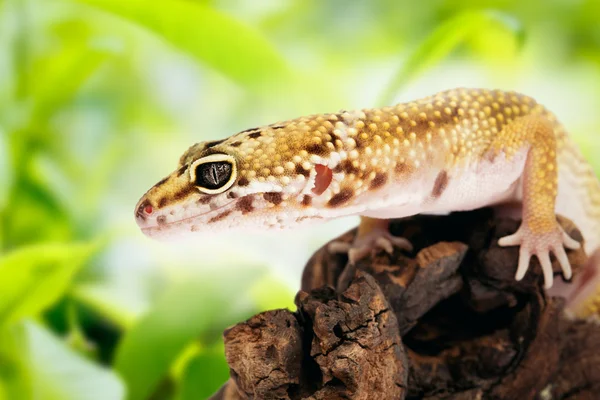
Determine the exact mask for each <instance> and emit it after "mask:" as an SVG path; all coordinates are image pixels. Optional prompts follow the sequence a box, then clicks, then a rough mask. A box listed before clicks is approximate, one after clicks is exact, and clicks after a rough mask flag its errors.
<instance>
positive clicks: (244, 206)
mask: <svg viewBox="0 0 600 400" xmlns="http://www.w3.org/2000/svg"><path fill="white" fill-rule="evenodd" d="M236 207H237V209H238V210H240V211H241V212H242V214H248V213H249V212H252V211H254V207H253V206H252V197H250V196H244V197H242V198H241V199H239V200H238V202H237V204H236Z"/></svg>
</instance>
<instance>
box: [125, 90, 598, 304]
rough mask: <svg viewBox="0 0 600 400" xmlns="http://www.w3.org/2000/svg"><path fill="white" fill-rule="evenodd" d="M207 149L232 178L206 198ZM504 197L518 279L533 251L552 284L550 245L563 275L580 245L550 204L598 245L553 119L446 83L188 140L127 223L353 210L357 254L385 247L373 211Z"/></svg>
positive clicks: (521, 101) (245, 220) (393, 214)
mask: <svg viewBox="0 0 600 400" xmlns="http://www.w3.org/2000/svg"><path fill="white" fill-rule="evenodd" d="M214 155H227V156H229V157H232V158H233V159H234V160H235V168H233V169H234V170H235V171H234V176H233V178H234V179H235V180H234V183H233V184H232V185H231V186H230V187H228V188H227V189H226V190H223V191H222V192H221V193H211V194H207V193H203V192H202V190H200V189H199V188H198V187H197V185H196V182H193V181H192V180H191V178H190V177H191V176H193V175H194V174H191V171H190V169H191V168H193V167H194V165H196V164H195V163H196V162H197V161H198V160H201V159H203V158H205V157H208V156H212V157H214ZM514 202H520V203H522V204H523V224H522V226H521V228H520V229H519V231H518V232H516V233H515V234H514V235H511V236H509V237H507V238H503V239H502V240H501V241H500V244H501V245H505V246H512V245H519V246H520V248H521V258H520V266H519V271H518V273H517V278H518V279H520V278H521V277H522V276H523V275H524V274H525V272H526V271H527V269H528V267H529V260H530V258H531V257H532V256H537V257H538V259H539V260H540V263H541V264H542V267H543V270H544V275H545V280H546V285H547V286H551V284H552V273H551V269H550V267H549V263H550V262H549V260H550V254H551V253H553V254H554V255H555V256H556V257H557V258H558V259H559V262H560V263H561V265H562V267H563V274H564V275H565V277H567V278H568V277H569V276H570V274H571V271H570V265H569V263H568V260H566V254H565V247H566V248H575V247H577V246H579V244H578V243H577V242H575V241H573V240H572V239H571V238H569V237H568V236H567V235H566V234H564V232H562V230H561V228H560V227H559V225H558V223H557V221H556V216H555V213H556V212H559V213H561V214H563V215H565V216H567V217H569V218H571V219H572V220H574V221H575V222H576V223H577V225H578V226H579V227H580V228H581V229H582V231H583V234H584V237H585V246H586V250H587V251H588V253H591V252H592V251H594V250H595V249H596V248H598V247H599V246H600V223H599V222H598V221H600V184H599V183H598V180H597V178H596V177H595V175H594V173H593V171H592V169H591V168H590V166H589V165H588V164H587V163H586V162H585V160H584V159H583V157H582V156H581V154H580V152H579V150H578V149H577V147H576V146H575V145H574V144H573V143H572V142H571V141H570V139H569V138H568V137H567V135H566V133H565V131H564V128H563V126H562V125H561V124H560V123H559V122H558V121H557V120H556V118H555V116H554V115H553V114H552V113H550V112H549V111H548V110H546V109H545V108H544V107H543V106H542V105H540V104H538V103H536V101H535V100H533V99H532V98H531V97H527V96H525V95H522V94H519V93H514V92H504V91H500V90H485V89H455V90H449V91H445V92H441V93H438V94H436V95H433V96H429V97H426V98H422V99H419V100H416V101H413V102H409V103H403V104H398V105H396V106H391V107H383V108H376V109H365V110H357V111H340V112H337V113H330V114H318V115H312V116H307V117H301V118H297V119H293V120H289V121H284V122H278V123H276V124H272V125H268V126H264V127H259V128H252V129H248V130H245V131H242V132H240V133H238V134H235V135H233V136H231V137H229V138H226V139H222V140H215V141H210V142H202V143H197V144H195V145H193V146H192V147H190V148H189V149H188V150H187V151H186V152H185V153H184V154H183V156H182V157H181V159H180V162H179V165H178V166H177V169H176V170H175V171H174V172H173V173H172V174H171V175H169V176H168V177H166V178H164V179H163V180H161V181H160V182H159V183H158V184H156V185H155V186H154V187H153V188H151V189H150V190H149V191H148V192H147V193H146V194H145V195H144V196H143V197H142V199H140V202H139V203H138V205H137V207H136V219H137V222H138V224H139V225H140V227H141V228H142V230H143V231H144V232H145V233H146V234H148V235H150V236H165V235H172V234H178V233H181V234H184V233H186V232H190V231H193V232H202V231H211V232H212V231H216V230H227V229H233V228H250V229H259V230H261V229H281V228H290V227H293V226H296V225H299V224H304V223H307V222H319V221H325V220H329V219H332V218H337V217H341V216H346V215H360V216H362V217H363V222H362V225H361V226H363V229H361V230H360V235H359V236H360V238H359V239H360V242H361V246H362V248H366V247H365V246H367V247H368V245H369V243H371V244H373V245H374V246H375V245H376V244H377V243H379V244H381V243H383V242H382V240H381V232H382V231H383V230H382V229H380V228H381V226H382V224H381V223H373V222H372V220H373V219H374V218H375V219H391V218H401V217H406V216H410V215H414V214H418V213H430V212H448V211H457V210H470V209H475V208H478V207H483V206H499V205H502V204H503V203H514ZM148 206H150V208H151V210H152V212H151V213H148V212H147V209H148ZM145 210H146V211H145ZM369 226H378V229H367V228H368V227H369ZM371 236H372V237H371ZM384 247H386V248H387V247H389V246H387V245H384ZM599 289H600V287H599ZM595 293H597V294H596V295H595V296H591V297H590V298H591V300H589V301H587V302H586V303H585V305H584V306H581V307H582V308H581V310H580V312H581V313H583V314H585V313H588V314H589V313H590V312H593V310H595V309H596V310H597V309H598V307H600V290H596V291H595ZM595 307H596V308H595Z"/></svg>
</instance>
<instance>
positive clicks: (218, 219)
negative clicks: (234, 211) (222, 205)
mask: <svg viewBox="0 0 600 400" xmlns="http://www.w3.org/2000/svg"><path fill="white" fill-rule="evenodd" d="M229 214H231V210H227V211H224V212H222V213H221V214H219V215H215V216H214V217H212V218H211V219H209V220H208V223H209V224H212V223H213V222H218V221H220V220H222V219H224V218H227V216H228V215H229Z"/></svg>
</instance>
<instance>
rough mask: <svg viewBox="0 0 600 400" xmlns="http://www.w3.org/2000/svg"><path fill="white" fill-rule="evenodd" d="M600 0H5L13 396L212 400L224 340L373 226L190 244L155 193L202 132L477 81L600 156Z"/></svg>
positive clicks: (3, 221)
mask: <svg viewBox="0 0 600 400" xmlns="http://www.w3.org/2000/svg"><path fill="white" fill-rule="evenodd" d="M599 19H600V2H599V1H597V0H573V1H569V0H532V1H523V0H497V1H477V0H460V1H458V0H433V1H412V0H406V1H393V0H379V1H354V2H353V1H342V0H335V1H318V0H281V1H278V0H263V1H255V0H247V1H242V0H213V1H210V0H206V1H200V0H197V1H193V0H147V1H137V0H0V400H4V399H10V400H14V399H17V400H20V399H40V400H46V399H52V400H54V399H73V400H87V399H99V400H100V399H102V400H112V399H132V400H141V399H176V400H187V399H203V398H206V397H207V396H209V395H210V394H211V393H213V392H214V391H215V390H216V389H217V388H218V387H219V386H220V385H221V384H222V383H223V382H224V381H225V380H226V379H227V377H228V370H227V365H226V363H225V361H224V356H223V346H222V339H221V333H222V331H223V329H224V328H225V327H227V326H229V325H231V324H233V323H235V322H237V321H241V320H243V319H245V318H247V317H249V316H250V315H252V314H254V313H257V312H260V311H261V310H265V309H270V308H275V307H292V306H293V304H292V299H293V295H294V293H295V292H296V290H297V288H298V285H299V279H300V274H301V271H302V267H303V265H304V263H305V261H306V260H307V259H308V257H309V256H310V254H311V253H312V252H313V251H314V250H315V249H317V248H318V247H319V246H320V245H322V244H323V243H324V242H326V241H327V240H328V239H330V238H333V237H334V236H335V235H337V234H339V233H341V232H343V231H344V230H345V229H347V228H348V227H351V226H352V225H353V224H355V223H356V220H354V219H345V220H341V221H334V222H331V223H329V224H326V225H324V226H321V227H318V228H313V229H310V228H308V229H301V230H297V231H294V232H287V233H284V234H276V235H275V234H268V233H265V234H264V235H252V236H248V235H244V234H239V233H231V234H222V235H218V236H209V237H197V238H193V239H192V240H187V241H181V242H176V243H165V244H163V243H155V242H153V241H151V240H150V239H147V238H145V237H144V236H143V235H142V234H141V233H140V232H139V230H138V228H137V226H136V224H135V221H134V219H133V208H134V206H135V204H136V202H137V200H138V199H139V197H141V195H142V194H143V193H144V192H145V191H146V190H147V189H148V188H149V187H150V186H152V185H153V184H154V183H155V182H157V181H158V180H159V179H160V178H162V177H163V176H165V175H166V174H168V173H169V172H170V171H171V170H173V169H174V168H175V167H176V164H177V161H178V158H179V156H180V154H181V153H182V152H183V151H184V150H185V149H186V148H187V147H188V146H190V145H191V144H193V143H195V142H198V141H201V140H208V139H219V138H223V137H225V136H228V135H230V134H232V133H235V132H238V131H240V130H243V129H246V128H251V127H254V126H259V125H262V124H269V123H273V122H276V121H279V120H284V119H287V118H293V117H297V116H300V115H304V114H311V113H318V112H333V111H337V110H339V109H352V108H359V107H372V106H378V105H385V104H391V103H393V102H399V101H406V100H411V99H413V98H415V97H419V96H423V95H427V94H431V93H434V92H437V91H440V90H444V89H448V88H452V87H458V86H472V87H477V86H481V87H493V88H502V89H512V90H518V91H521V92H524V93H526V94H529V95H532V96H534V97H535V98H536V99H538V100H539V101H540V102H542V103H544V104H545V105H547V106H548V107H549V108H550V109H551V110H553V111H555V113H556V114H557V115H558V117H559V118H560V119H561V120H562V121H563V122H564V123H565V125H566V126H567V128H568V129H569V131H570V132H572V134H573V136H574V137H575V139H576V140H577V141H578V142H579V143H580V144H581V145H582V149H583V150H584V152H585V154H586V155H587V156H588V158H589V159H590V161H591V162H592V163H593V164H594V166H595V167H597V168H598V167H600V160H599V157H598V156H597V154H599V150H600V24H599V23H598V21H599Z"/></svg>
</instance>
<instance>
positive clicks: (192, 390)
mask: <svg viewBox="0 0 600 400" xmlns="http://www.w3.org/2000/svg"><path fill="white" fill-rule="evenodd" d="M218 350H219V351H216V350H208V351H204V352H202V353H200V354H199V355H197V356H196V357H195V358H193V359H192V360H191V361H190V362H189V363H188V365H187V368H186V369H185V372H184V373H183V376H182V378H181V382H180V384H179V397H178V398H177V399H178V400H197V399H206V398H208V397H210V396H211V395H213V394H214V393H215V392H216V391H217V390H219V388H220V387H221V386H223V384H224V383H225V382H226V381H227V380H228V379H229V366H228V365H227V361H226V360H225V355H224V354H223V348H222V346H221V347H219V348H218Z"/></svg>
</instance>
